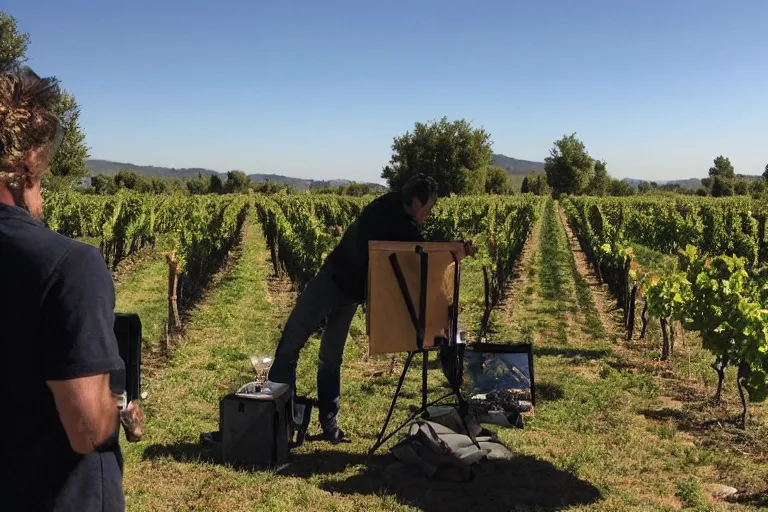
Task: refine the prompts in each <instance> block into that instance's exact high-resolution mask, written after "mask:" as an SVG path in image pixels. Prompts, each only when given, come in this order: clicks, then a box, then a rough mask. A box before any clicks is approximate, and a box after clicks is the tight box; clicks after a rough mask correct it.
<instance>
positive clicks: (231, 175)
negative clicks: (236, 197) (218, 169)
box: [224, 171, 251, 194]
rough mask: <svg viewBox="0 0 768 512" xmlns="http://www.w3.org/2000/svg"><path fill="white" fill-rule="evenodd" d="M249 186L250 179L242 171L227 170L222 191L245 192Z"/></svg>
mask: <svg viewBox="0 0 768 512" xmlns="http://www.w3.org/2000/svg"><path fill="white" fill-rule="evenodd" d="M250 186H251V179H250V178H249V177H248V176H247V175H246V174H245V173H244V172H243V171H229V172H227V181H226V182H225V183H224V191H225V192H227V193H228V194H231V193H235V192H246V191H247V190H248V189H249V188H250Z"/></svg>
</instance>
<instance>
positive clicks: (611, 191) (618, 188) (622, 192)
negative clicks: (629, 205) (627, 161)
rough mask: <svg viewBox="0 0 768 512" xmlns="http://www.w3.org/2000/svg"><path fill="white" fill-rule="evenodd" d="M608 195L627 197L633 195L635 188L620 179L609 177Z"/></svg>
mask: <svg viewBox="0 0 768 512" xmlns="http://www.w3.org/2000/svg"><path fill="white" fill-rule="evenodd" d="M608 195H609V196H617V197H627V196H633V195H635V189H634V188H632V185H630V184H629V183H626V182H624V181H621V180H615V179H610V182H609V184H608Z"/></svg>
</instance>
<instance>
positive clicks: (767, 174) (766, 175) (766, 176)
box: [763, 164, 768, 181]
mask: <svg viewBox="0 0 768 512" xmlns="http://www.w3.org/2000/svg"><path fill="white" fill-rule="evenodd" d="M763 178H764V179H765V180H766V181H768V164H766V165H765V171H763Z"/></svg>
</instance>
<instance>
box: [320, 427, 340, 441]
mask: <svg viewBox="0 0 768 512" xmlns="http://www.w3.org/2000/svg"><path fill="white" fill-rule="evenodd" d="M321 439H323V440H325V441H330V443H331V444H339V443H340V442H342V441H343V440H344V431H343V430H341V429H340V428H338V427H336V428H335V429H331V430H323V435H322V436H321Z"/></svg>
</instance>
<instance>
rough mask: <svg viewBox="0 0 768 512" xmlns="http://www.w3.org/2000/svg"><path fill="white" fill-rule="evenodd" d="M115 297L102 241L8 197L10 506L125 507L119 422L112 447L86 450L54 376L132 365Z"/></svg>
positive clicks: (3, 429) (0, 255)
mask: <svg viewBox="0 0 768 512" xmlns="http://www.w3.org/2000/svg"><path fill="white" fill-rule="evenodd" d="M114 306H115V292H114V286H113V283H112V278H111V276H110V274H109V271H108V270H107V267H106V265H105V263H104V260H103V259H102V258H101V256H100V254H99V252H98V250H96V249H95V248H93V247H91V246H88V245H86V244H83V243H80V242H76V241H74V240H71V239H69V238H66V237H64V236H61V235H59V234H57V233H55V232H53V231H51V230H49V229H48V228H46V227H45V226H44V225H43V224H42V223H40V222H39V221H37V220H36V219H34V218H33V217H31V216H30V215H29V214H28V213H27V212H26V211H24V210H22V209H20V208H15V207H11V206H7V205H5V204H2V203H0V397H2V399H1V401H0V404H1V405H0V407H2V411H3V412H2V414H1V415H0V418H2V419H0V443H2V448H1V449H0V453H2V455H0V458H1V459H2V462H1V463H0V468H2V469H0V487H2V489H3V491H2V492H0V509H1V510H9V511H10V510H13V511H14V512H15V511H19V512H22V511H33V510H34V511H41V512H42V511H46V512H48V511H56V512H64V511H67V512H68V511H72V512H75V511H77V512H96V511H98V512H115V511H123V510H125V498H124V495H123V485H122V473H123V460H122V454H121V452H120V445H119V433H120V431H119V428H120V427H119V424H118V429H117V430H116V432H115V435H114V436H113V438H112V441H111V442H109V443H107V446H106V447H102V448H101V449H100V450H99V451H98V452H94V453H90V454H88V455H80V454H78V453H77V452H75V451H74V450H72V448H71V446H70V443H69V440H68V438H67V435H66V433H65V431H64V426H63V425H62V423H61V420H60V419H59V415H58V412H57V410H56V405H55V402H54V399H53V394H52V393H51V391H50V389H49V388H48V386H47V385H46V381H48V380H61V379H71V378H75V377H83V376H88V375H95V374H99V373H106V372H113V371H114V372H121V371H122V372H124V364H123V361H122V360H121V359H120V356H119V352H118V346H117V340H116V338H115V334H114V321H115V315H114ZM115 415H117V409H115Z"/></svg>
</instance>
